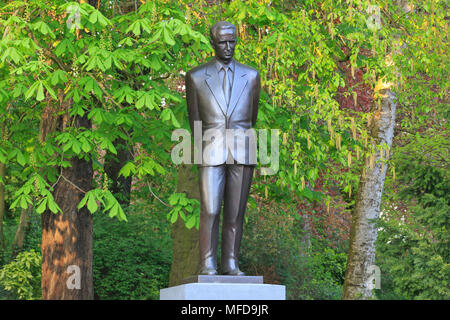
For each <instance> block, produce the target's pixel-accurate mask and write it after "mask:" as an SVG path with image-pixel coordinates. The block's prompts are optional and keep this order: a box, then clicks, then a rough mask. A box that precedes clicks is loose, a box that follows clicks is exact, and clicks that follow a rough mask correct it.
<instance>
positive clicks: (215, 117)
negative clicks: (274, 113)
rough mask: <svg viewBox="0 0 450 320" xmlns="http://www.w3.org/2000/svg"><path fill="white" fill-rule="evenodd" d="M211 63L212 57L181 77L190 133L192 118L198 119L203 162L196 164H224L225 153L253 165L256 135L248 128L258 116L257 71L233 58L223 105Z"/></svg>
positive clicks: (218, 83) (220, 87)
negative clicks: (229, 87)
mask: <svg viewBox="0 0 450 320" xmlns="http://www.w3.org/2000/svg"><path fill="white" fill-rule="evenodd" d="M215 63H216V60H215V58H213V59H212V60H211V61H209V62H207V63H205V64H203V65H200V66H198V67H195V68H193V69H192V70H190V71H188V72H187V73H186V78H185V80H186V101H187V107H188V114H189V124H190V126H191V130H192V132H193V133H194V121H201V122H202V125H201V128H202V133H203V139H202V140H203V141H202V151H203V157H202V159H203V161H202V163H201V164H199V166H216V165H221V164H224V163H225V162H226V160H227V157H228V156H229V154H230V155H231V157H232V158H233V159H234V160H236V161H237V162H238V163H240V164H246V165H256V134H255V132H254V129H252V128H253V126H254V125H255V123H256V118H257V115H258V103H259V93H260V89H261V82H260V76H259V72H258V71H257V70H255V69H253V68H251V67H249V66H246V65H244V64H241V63H239V62H237V61H236V60H234V74H233V76H234V79H233V84H232V87H231V97H230V102H229V104H228V105H227V104H226V101H225V97H224V93H223V88H222V84H221V83H220V81H219V75H218V72H217V69H216V66H215ZM227 129H234V130H231V131H230V130H227ZM227 131H228V133H227ZM227 134H228V135H227ZM194 136H195V133H194ZM252 140H253V141H252ZM246 141H247V143H246ZM227 146H228V148H227Z"/></svg>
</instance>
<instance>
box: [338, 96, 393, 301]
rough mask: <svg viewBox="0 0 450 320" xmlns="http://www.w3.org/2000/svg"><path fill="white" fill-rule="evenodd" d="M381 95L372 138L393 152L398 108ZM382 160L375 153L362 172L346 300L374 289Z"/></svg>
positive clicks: (365, 296)
mask: <svg viewBox="0 0 450 320" xmlns="http://www.w3.org/2000/svg"><path fill="white" fill-rule="evenodd" d="M380 93H381V94H382V95H383V96H384V97H383V98H382V99H381V103H380V107H379V109H378V110H377V111H376V112H375V115H374V117H373V118H374V119H373V121H372V124H371V127H370V134H371V136H372V137H373V138H374V139H375V141H376V143H377V144H378V145H380V144H381V143H383V142H384V143H386V144H387V145H388V146H389V148H390V147H391V145H392V138H393V136H394V124H395V111H396V104H395V102H394V94H393V93H392V91H391V90H390V89H389V88H383V89H382V90H380ZM384 154H385V153H384ZM380 158H381V155H380V152H379V151H377V152H375V155H374V160H375V161H374V163H373V167H371V166H370V157H369V158H366V161H365V166H364V168H363V169H362V172H361V176H360V180H359V189H358V192H357V195H356V202H355V207H354V210H353V214H352V223H351V230H350V248H349V253H348V259H347V270H346V276H345V283H344V292H343V299H370V298H371V297H372V287H373V285H372V284H371V283H370V282H371V279H373V271H374V269H373V267H372V266H373V265H374V262H375V241H376V239H377V226H376V221H377V220H378V217H379V213H380V204H381V195H382V193H383V185H384V180H385V177H386V170H387V165H382V163H381V161H380ZM385 158H386V156H384V159H385Z"/></svg>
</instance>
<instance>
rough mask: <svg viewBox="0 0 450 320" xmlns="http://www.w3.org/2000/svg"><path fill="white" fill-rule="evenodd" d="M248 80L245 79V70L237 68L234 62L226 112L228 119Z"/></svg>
mask: <svg viewBox="0 0 450 320" xmlns="http://www.w3.org/2000/svg"><path fill="white" fill-rule="evenodd" d="M247 82H248V79H247V77H246V73H245V70H244V69H243V68H242V67H240V66H239V63H238V62H237V61H235V62H234V79H233V86H232V87H231V98H230V104H229V106H228V110H227V116H228V117H230V116H231V114H232V113H233V111H234V108H236V104H237V102H238V101H239V98H240V97H241V94H242V91H244V89H245V87H246V85H247Z"/></svg>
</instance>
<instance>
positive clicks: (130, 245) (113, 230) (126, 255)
mask: <svg viewBox="0 0 450 320" xmlns="http://www.w3.org/2000/svg"><path fill="white" fill-rule="evenodd" d="M169 228H170V226H169V222H167V221H166V220H165V219H164V218H161V217H157V216H156V215H152V214H145V213H141V214H130V215H128V222H127V223H123V222H120V221H111V219H110V218H108V217H105V216H96V217H95V218H94V292H95V296H96V298H97V299H152V300H154V299H159V289H161V288H164V287H167V286H168V284H169V271H170V263H171V239H170V232H169V230H170V229H169Z"/></svg>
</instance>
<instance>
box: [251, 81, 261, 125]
mask: <svg viewBox="0 0 450 320" xmlns="http://www.w3.org/2000/svg"><path fill="white" fill-rule="evenodd" d="M260 92H261V77H260V75H259V72H257V73H256V79H255V89H254V94H253V114H252V127H254V126H255V124H256V119H257V118H258V108H259V93H260Z"/></svg>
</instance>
